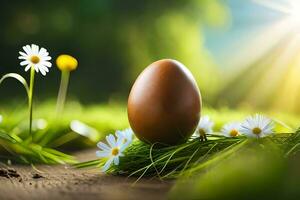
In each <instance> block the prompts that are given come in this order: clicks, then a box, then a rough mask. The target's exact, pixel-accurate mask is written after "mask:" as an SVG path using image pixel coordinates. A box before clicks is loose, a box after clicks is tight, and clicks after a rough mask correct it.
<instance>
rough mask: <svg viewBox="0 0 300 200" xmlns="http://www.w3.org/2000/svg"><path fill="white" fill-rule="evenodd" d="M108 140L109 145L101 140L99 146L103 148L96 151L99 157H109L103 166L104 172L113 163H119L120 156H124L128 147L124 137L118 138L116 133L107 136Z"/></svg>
mask: <svg viewBox="0 0 300 200" xmlns="http://www.w3.org/2000/svg"><path fill="white" fill-rule="evenodd" d="M106 141H107V143H108V145H107V144H105V143H103V142H99V143H98V144H97V146H98V147H99V148H100V149H101V150H100V151H96V155H97V156H98V157H99V158H106V159H107V161H106V163H105V165H104V166H103V168H102V171H103V172H105V171H107V170H108V169H109V167H110V166H111V164H112V163H113V164H115V165H119V157H120V156H124V154H123V153H122V152H123V151H124V150H125V148H126V146H125V145H124V143H123V137H120V138H117V139H116V138H115V136H114V135H112V134H110V135H108V136H106Z"/></svg>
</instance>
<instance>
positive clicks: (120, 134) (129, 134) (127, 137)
mask: <svg viewBox="0 0 300 200" xmlns="http://www.w3.org/2000/svg"><path fill="white" fill-rule="evenodd" d="M116 136H117V138H122V141H123V144H125V145H126V146H129V145H130V144H131V143H132V140H133V137H134V134H133V131H132V129H131V128H127V129H125V130H123V131H116Z"/></svg>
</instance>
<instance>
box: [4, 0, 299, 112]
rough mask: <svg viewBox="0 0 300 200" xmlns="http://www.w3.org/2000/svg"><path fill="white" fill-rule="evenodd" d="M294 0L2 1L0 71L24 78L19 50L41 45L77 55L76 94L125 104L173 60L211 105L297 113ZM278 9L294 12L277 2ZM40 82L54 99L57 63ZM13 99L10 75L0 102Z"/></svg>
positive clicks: (39, 93) (18, 94)
mask: <svg viewBox="0 0 300 200" xmlns="http://www.w3.org/2000/svg"><path fill="white" fill-rule="evenodd" d="M293 2H296V1H295V0H278V1H256V0H245V1H239V0H172V1H167V0H166V1H160V0H144V1H140V0H127V1H122V0H101V1H100V0H90V1H83V0H75V1H70V0H66V1H57V0H54V1H34V0H28V1H2V2H1V3H0V26H1V31H0V52H1V54H0V55H1V64H0V75H3V74H5V73H8V72H17V73H20V74H22V75H24V76H25V77H27V78H28V76H29V74H28V73H25V72H24V69H23V67H20V66H19V61H18V59H17V57H18V51H19V50H21V48H22V46H23V45H26V44H31V43H35V44H38V45H40V46H43V47H45V48H47V49H48V51H49V52H50V55H51V56H52V57H53V58H54V59H55V58H56V57H57V56H58V55H59V54H62V53H66V54H71V55H73V56H75V57H76V58H77V59H78V61H79V68H78V70H76V71H75V72H73V73H72V75H71V83H70V88H69V96H70V97H73V98H74V99H78V100H79V101H80V102H83V103H101V102H104V103H105V102H111V101H112V102H115V101H117V102H119V101H121V102H125V101H126V99H127V95H128V93H129V91H130V87H131V85H132V84H133V82H134V80H135V79H136V77H137V76H138V74H139V73H140V72H141V71H142V70H143V69H144V68H145V67H146V66H148V65H149V64H150V63H152V62H154V61H156V60H158V59H162V58H173V59H177V60H179V61H180V62H182V63H183V64H185V65H186V66H187V67H188V68H189V69H190V70H191V71H192V73H193V74H194V76H195V78H196V80H197V82H198V85H199V87H200V89H201V92H202V96H203V100H204V103H205V105H206V106H212V107H224V106H225V107H233V108H237V107H246V108H253V109H255V110H261V109H263V110H280V111H284V112H292V113H299V112H300V108H299V103H298V102H299V101H298V98H299V94H300V93H299V88H300V81H298V79H299V78H298V76H297V75H296V74H299V73H300V69H299V68H300V67H299V66H300V59H299V55H300V48H299V47H300V45H299V44H300V42H299V41H300V40H299V37H298V36H297V35H299V34H298V33H299V25H300V20H299V21H298V20H297V17H300V16H297V12H296V11H299V13H300V6H299V5H298V4H295V3H293ZM274 5H275V6H274ZM279 7H283V8H286V10H288V11H285V12H282V10H280V9H274V8H279ZM295 10H296V11H295ZM297 28H298V29H297ZM293 44H294V46H293ZM295 44H296V45H295ZM54 59H53V60H52V61H53V63H54ZM37 79H38V80H37V83H36V85H35V86H36V93H35V95H36V97H37V98H39V99H42V100H44V99H47V98H51V99H54V98H56V95H57V92H58V86H59V79H60V74H59V71H58V70H57V68H56V66H55V65H54V66H53V68H52V69H51V73H48V74H47V76H46V77H42V76H41V75H39V76H38V78H37ZM12 99H24V102H26V100H25V93H24V91H23V88H22V87H20V86H19V83H16V82H15V81H13V80H11V81H8V82H6V83H5V84H3V85H1V88H0V104H2V105H3V104H6V103H7V101H8V100H9V101H11V100H12ZM1 102H2V103H1Z"/></svg>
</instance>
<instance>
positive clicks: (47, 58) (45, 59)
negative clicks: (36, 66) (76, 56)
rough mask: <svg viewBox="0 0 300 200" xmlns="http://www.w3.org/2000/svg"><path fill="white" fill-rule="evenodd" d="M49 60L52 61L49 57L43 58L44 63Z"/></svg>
mask: <svg viewBox="0 0 300 200" xmlns="http://www.w3.org/2000/svg"><path fill="white" fill-rule="evenodd" d="M51 59H52V58H51V57H50V56H45V57H44V58H43V60H44V61H47V60H51Z"/></svg>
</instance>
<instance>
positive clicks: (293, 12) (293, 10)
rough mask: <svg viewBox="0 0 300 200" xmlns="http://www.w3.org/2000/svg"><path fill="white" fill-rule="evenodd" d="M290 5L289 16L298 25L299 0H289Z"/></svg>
mask: <svg viewBox="0 0 300 200" xmlns="http://www.w3.org/2000/svg"><path fill="white" fill-rule="evenodd" d="M290 5H291V7H290V17H291V18H292V19H293V20H294V21H295V22H296V23H298V25H300V1H299V0H297V1H296V0H294V1H291V2H290Z"/></svg>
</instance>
